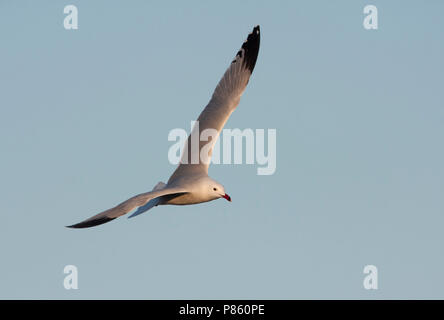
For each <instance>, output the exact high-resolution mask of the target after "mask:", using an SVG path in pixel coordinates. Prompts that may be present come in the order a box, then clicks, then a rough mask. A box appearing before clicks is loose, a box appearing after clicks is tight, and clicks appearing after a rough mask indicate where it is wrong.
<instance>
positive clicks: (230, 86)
mask: <svg viewBox="0 0 444 320" xmlns="http://www.w3.org/2000/svg"><path fill="white" fill-rule="evenodd" d="M259 43H260V30H259V26H256V27H254V28H253V31H252V32H251V33H250V34H249V35H248V38H247V40H246V41H245V42H244V43H243V44H242V47H241V49H240V50H239V51H238V52H237V54H236V56H235V58H234V60H233V61H232V62H231V64H230V66H229V68H228V69H227V71H225V74H224V75H223V77H222V79H221V80H220V81H219V83H218V85H217V87H216V89H215V90H214V93H213V96H212V97H211V100H210V102H209V103H208V105H207V106H206V107H205V109H204V110H203V111H202V113H201V114H200V116H199V118H198V122H197V123H198V126H195V127H194V128H193V131H196V130H197V131H198V132H197V133H198V137H200V136H201V135H200V134H201V133H202V132H203V131H204V130H206V129H210V130H215V132H216V133H217V135H216V136H215V137H214V138H212V139H211V140H209V141H200V140H201V139H199V142H197V143H198V148H193V147H192V145H193V143H192V136H193V131H192V134H191V135H190V136H189V137H188V139H187V142H186V145H185V148H184V152H183V154H182V158H181V161H180V163H179V165H178V167H177V168H176V170H175V171H174V172H173V174H172V175H171V177H170V178H169V180H168V182H167V183H166V184H165V183H163V182H159V183H158V184H157V185H156V186H155V187H154V189H153V190H152V191H150V192H146V193H142V194H139V195H136V196H134V197H132V198H130V199H128V200H126V201H124V202H122V203H120V204H118V205H117V206H115V207H113V208H111V209H108V210H106V211H103V212H101V213H99V214H97V215H95V216H93V217H91V218H89V219H87V220H85V221H83V222H80V223H77V224H74V225H71V226H68V227H69V228H89V227H93V226H97V225H100V224H103V223H106V222H109V221H111V220H114V219H116V218H118V217H120V216H122V215H124V214H127V213H129V212H131V211H132V210H134V209H136V208H137V211H136V212H134V213H133V214H132V215H131V216H130V218H131V217H134V216H136V215H139V214H141V213H143V212H145V211H147V210H149V209H151V208H153V207H155V206H158V205H167V204H170V205H188V204H197V203H202V202H207V201H212V200H216V199H219V198H225V199H226V200H228V201H231V198H230V196H229V195H228V194H226V193H225V189H224V187H223V186H222V185H221V184H220V183H218V182H217V181H215V180H213V179H212V178H210V177H209V176H208V167H209V164H210V161H209V160H210V158H211V153H212V149H213V147H214V144H215V143H216V140H217V137H218V135H219V133H220V131H221V130H222V128H223V127H224V125H225V123H226V122H227V120H228V118H229V117H230V115H231V113H232V112H233V111H234V109H236V107H237V106H238V104H239V100H240V97H241V95H242V93H243V92H244V90H245V88H246V86H247V84H248V81H249V79H250V76H251V73H252V72H253V69H254V66H255V64H256V60H257V56H258V53H259ZM203 148H206V149H205V151H208V157H207V158H206V159H205V161H199V159H201V157H200V155H201V151H202V149H203ZM196 158H197V160H198V161H196ZM193 160H194V161H193Z"/></svg>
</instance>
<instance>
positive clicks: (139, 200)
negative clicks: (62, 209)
mask: <svg viewBox="0 0 444 320" xmlns="http://www.w3.org/2000/svg"><path fill="white" fill-rule="evenodd" d="M184 193H187V191H186V190H184V189H183V188H165V189H162V190H158V191H151V192H146V193H141V194H139V195H137V196H134V197H132V198H130V199H128V200H126V201H124V202H122V203H121V204H118V205H117V206H115V207H114V208H111V209H108V210H105V211H103V212H101V213H99V214H96V215H95V216H93V217H91V218H89V219H87V220H85V221H82V222H80V223H77V224H73V225H72V226H68V228H89V227H94V226H97V225H99V224H103V223H106V222H109V221H111V220H114V219H115V218H117V217H120V216H123V215H124V214H126V213H128V212H130V211H132V210H133V209H135V208H137V207H140V206H143V205H145V204H146V203H147V202H148V201H150V200H152V199H156V198H158V197H161V196H165V195H173V194H177V195H181V194H184Z"/></svg>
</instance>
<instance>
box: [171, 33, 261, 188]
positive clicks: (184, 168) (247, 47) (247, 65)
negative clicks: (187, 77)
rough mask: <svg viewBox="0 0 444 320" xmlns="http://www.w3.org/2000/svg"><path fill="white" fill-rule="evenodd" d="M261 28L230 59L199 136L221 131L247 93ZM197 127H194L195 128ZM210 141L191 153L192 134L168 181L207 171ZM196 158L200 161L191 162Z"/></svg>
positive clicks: (201, 122)
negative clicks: (204, 150)
mask: <svg viewBox="0 0 444 320" xmlns="http://www.w3.org/2000/svg"><path fill="white" fill-rule="evenodd" d="M259 44H260V29H259V26H256V27H255V28H254V29H253V31H252V32H251V33H250V34H249V35H248V38H247V40H246V41H245V42H244V43H243V45H242V47H241V49H240V50H239V51H238V52H237V54H236V57H235V58H234V60H233V61H232V62H231V65H230V67H229V68H228V69H227V71H226V72H225V74H224V75H223V77H222V79H221V80H220V81H219V83H218V85H217V87H216V89H215V90H214V93H213V95H212V97H211V100H210V102H209V103H208V105H207V106H206V107H205V109H204V110H203V111H202V113H201V114H200V116H199V118H198V123H199V136H200V134H201V132H202V131H203V130H205V129H215V130H216V131H217V132H218V133H220V131H221V130H222V128H223V127H224V125H225V123H226V122H227V120H228V118H229V117H230V115H231V113H232V112H233V111H234V109H235V108H236V107H237V105H238V104H239V101H240V97H241V95H242V93H243V92H244V90H245V88H246V86H247V84H248V81H249V79H250V76H251V73H252V72H253V69H254V66H255V65H256V60H257V57H258V53H259ZM195 129H196V128H194V129H193V131H195ZM216 140H217V137H215V139H213V140H212V141H211V144H212V145H211V147H210V148H208V150H209V152H208V153H209V154H208V158H211V153H212V149H213V147H214V144H215V143H216ZM208 143H209V142H208V141H199V150H198V151H199V155H197V156H196V155H194V157H193V156H192V149H191V136H189V137H188V140H187V142H186V145H185V150H184V153H183V156H182V159H181V163H180V164H179V166H178V167H177V169H176V171H175V172H174V173H173V175H172V176H171V178H170V180H169V182H171V181H174V180H175V179H177V178H179V177H180V176H182V175H184V174H185V173H193V172H194V173H205V174H207V173H208V166H209V160H210V159H208V158H207V162H206V163H202V162H201V159H200V150H201V149H202V147H203V146H205V145H207V144H208ZM192 157H193V159H197V160H198V161H199V163H195V161H196V160H194V161H193V162H192Z"/></svg>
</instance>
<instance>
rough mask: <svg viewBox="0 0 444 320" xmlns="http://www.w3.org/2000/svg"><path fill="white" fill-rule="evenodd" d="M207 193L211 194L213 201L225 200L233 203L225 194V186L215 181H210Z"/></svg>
mask: <svg viewBox="0 0 444 320" xmlns="http://www.w3.org/2000/svg"><path fill="white" fill-rule="evenodd" d="M207 192H209V193H210V195H211V197H212V198H213V199H219V198H224V199H226V200H228V201H230V202H231V197H230V196H229V195H228V194H227V193H226V192H225V188H224V186H223V185H221V184H220V183H219V182H216V181H214V180H213V179H211V180H210V181H209V184H208V190H207Z"/></svg>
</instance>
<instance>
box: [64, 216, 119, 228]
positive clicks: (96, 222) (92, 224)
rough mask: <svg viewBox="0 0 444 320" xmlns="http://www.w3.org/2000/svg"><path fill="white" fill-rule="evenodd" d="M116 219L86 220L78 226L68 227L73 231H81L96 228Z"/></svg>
mask: <svg viewBox="0 0 444 320" xmlns="http://www.w3.org/2000/svg"><path fill="white" fill-rule="evenodd" d="M114 219H115V218H107V217H104V218H99V219H94V220H86V221H83V222H80V223H77V224H73V225H71V226H66V227H67V228H73V229H81V228H90V227H95V226H98V225H101V224H104V223H107V222H110V221H111V220H114Z"/></svg>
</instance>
